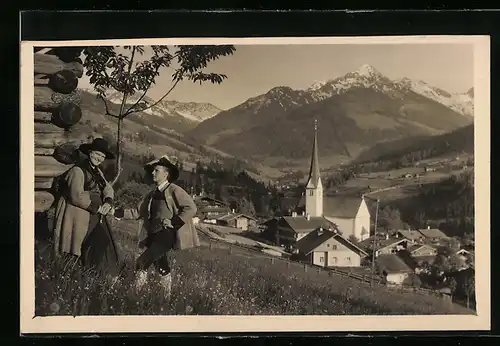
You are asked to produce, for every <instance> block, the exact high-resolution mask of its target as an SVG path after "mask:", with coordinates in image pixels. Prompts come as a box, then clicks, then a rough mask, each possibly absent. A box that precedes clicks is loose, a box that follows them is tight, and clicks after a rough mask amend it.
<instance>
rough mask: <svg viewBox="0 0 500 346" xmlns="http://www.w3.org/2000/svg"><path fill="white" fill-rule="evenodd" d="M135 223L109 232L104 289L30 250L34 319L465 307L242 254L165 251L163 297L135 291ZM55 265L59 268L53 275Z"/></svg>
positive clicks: (151, 286)
mask: <svg viewBox="0 0 500 346" xmlns="http://www.w3.org/2000/svg"><path fill="white" fill-rule="evenodd" d="M136 227H137V225H136V224H135V223H131V222H125V221H122V222H120V223H119V224H115V234H116V237H117V242H118V243H119V245H120V249H121V252H122V253H124V270H123V273H122V278H121V280H120V281H119V282H118V283H116V284H114V285H111V283H108V282H107V281H106V280H104V279H97V278H95V277H94V276H93V275H91V273H90V272H89V273H82V272H81V271H80V270H79V269H78V267H75V268H73V269H68V268H66V269H65V270H64V269H61V268H63V265H64V264H63V263H55V264H54V263H52V262H51V261H50V260H49V256H48V254H49V251H50V247H48V248H47V247H45V248H44V249H42V248H41V246H40V245H39V246H38V247H37V252H36V277H35V283H36V287H35V291H36V301H35V304H36V315H38V316H40V315H43V316H45V315H96V314H99V315H120V314H121V315H141V314H147V315H154V314H170V315H172V314H182V315H185V314H188V315H189V314H198V315H262V314H264V315H278V314H279V315H300V314H323V315H366V314H379V315H389V314H464V313H472V312H471V311H470V310H467V309H465V308H462V307H460V306H457V305H452V304H450V303H446V302H444V301H442V300H441V299H439V298H436V297H431V296H425V295H419V294H417V293H414V294H412V293H401V292H395V291H389V290H388V289H386V288H385V287H382V286H377V287H373V288H371V287H370V286H369V285H366V284H362V283H359V282H357V281H354V280H352V279H348V278H341V277H336V276H329V275H328V274H327V273H326V272H320V273H318V272H316V271H312V270H310V271H308V272H304V269H303V267H302V266H300V265H299V264H292V265H291V266H290V267H289V268H288V267H287V266H286V264H285V262H282V261H275V263H274V264H273V265H271V261H270V259H269V257H265V256H259V255H254V254H253V253H251V252H247V251H245V250H243V249H239V250H236V251H232V252H229V251H228V249H227V248H219V247H214V248H212V249H210V248H208V247H207V246H206V245H205V246H202V247H200V248H196V249H190V250H185V251H182V252H176V253H173V254H172V260H173V261H175V272H174V277H173V287H172V289H173V292H172V297H171V299H170V300H168V301H167V300H165V299H164V298H163V296H162V295H161V293H160V291H159V286H158V284H157V282H156V281H154V280H153V281H152V282H150V283H148V285H147V286H146V287H145V290H144V291H142V292H139V293H136V292H135V291H134V289H133V287H132V285H133V272H132V269H131V268H132V265H133V262H132V260H133V258H134V247H135V245H134V244H135V236H134V234H135V232H136ZM58 268H59V270H58Z"/></svg>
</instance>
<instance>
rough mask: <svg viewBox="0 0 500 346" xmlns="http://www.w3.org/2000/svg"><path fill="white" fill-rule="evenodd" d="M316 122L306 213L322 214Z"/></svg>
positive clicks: (315, 122)
mask: <svg viewBox="0 0 500 346" xmlns="http://www.w3.org/2000/svg"><path fill="white" fill-rule="evenodd" d="M317 132H318V122H317V120H316V119H315V120H314V140H313V148H312V156H311V168H310V169H309V179H308V181H307V185H306V215H309V216H313V217H316V216H323V184H322V182H321V176H320V173H319V160H318V140H317Z"/></svg>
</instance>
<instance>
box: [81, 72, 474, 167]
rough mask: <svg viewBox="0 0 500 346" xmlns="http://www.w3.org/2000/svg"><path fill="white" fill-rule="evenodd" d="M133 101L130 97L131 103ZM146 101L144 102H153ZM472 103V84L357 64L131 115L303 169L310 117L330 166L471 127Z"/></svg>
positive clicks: (178, 136)
mask: <svg viewBox="0 0 500 346" xmlns="http://www.w3.org/2000/svg"><path fill="white" fill-rule="evenodd" d="M82 95H83V100H84V103H85V108H87V109H89V108H90V109H92V110H93V112H94V113H103V112H104V105H103V103H102V101H101V100H98V99H97V98H96V97H95V92H94V91H93V90H90V89H84V90H82ZM137 98H138V95H134V96H132V97H131V98H129V100H128V103H129V104H132V103H134V102H135V101H137ZM107 99H108V101H109V102H110V106H111V109H112V110H114V111H115V112H116V111H118V109H119V104H120V103H121V97H120V95H119V94H116V93H109V94H108V96H107ZM143 100H144V101H145V102H146V103H147V104H149V105H151V104H154V103H155V102H156V101H155V100H153V99H151V98H149V97H145V98H144V99H143ZM473 102H474V90H473V89H472V88H471V89H470V90H468V91H467V92H465V93H461V94H452V93H449V92H446V91H444V90H442V89H440V88H436V87H433V86H431V85H429V84H428V83H426V82H424V81H419V80H412V79H409V78H402V79H398V80H391V79H389V78H388V77H386V76H384V75H383V74H381V73H380V72H379V71H377V70H376V69H375V68H374V67H372V66H370V65H362V66H360V67H359V68H358V69H357V70H355V71H352V72H349V73H347V74H345V75H344V76H341V77H338V78H335V79H330V80H327V81H320V82H316V83H314V84H313V85H311V86H310V87H308V88H305V89H302V90H295V89H292V88H290V87H287V86H277V87H274V88H272V89H270V90H269V91H268V92H266V93H264V94H262V95H258V96H255V97H252V98H249V99H248V100H246V101H245V102H243V103H241V104H240V105H238V106H236V107H233V108H231V109H228V110H221V109H219V108H218V107H216V106H214V105H213V104H210V103H196V102H177V101H167V100H162V101H160V102H158V103H157V104H156V105H155V106H153V107H151V109H148V110H146V111H144V112H139V113H134V114H131V115H130V116H129V117H128V119H129V120H132V121H133V122H135V123H138V124H142V126H144V127H145V128H146V129H147V130H148V131H155V132H160V133H161V134H162V136H164V135H166V134H169V133H171V134H172V135H174V137H175V138H173V139H175V140H176V141H180V142H182V143H186V145H188V146H189V147H191V148H193V146H194V147H198V146H199V145H203V146H205V147H210V148H213V149H214V150H219V151H220V152H221V154H224V155H225V154H229V155H230V156H234V157H237V158H241V159H243V160H249V161H253V162H258V163H259V165H263V166H268V167H269V166H271V167H274V168H281V167H287V168H292V167H293V166H295V167H297V166H301V167H302V166H304V168H306V165H307V164H308V161H309V158H310V150H311V146H312V139H313V124H314V120H315V119H316V120H317V121H318V148H319V154H320V156H321V162H322V164H323V165H332V166H333V165H337V164H338V163H340V162H346V161H351V160H353V159H355V158H356V157H357V156H358V155H360V154H361V155H363V156H364V155H366V152H367V150H369V149H370V148H374V150H375V152H377V153H378V152H380V153H381V154H383V153H382V151H383V150H382V151H380V150H378V148H386V147H387V145H389V147H390V143H391V142H392V141H398V140H401V139H405V140H408V139H412V138H415V139H420V138H426V137H428V136H435V135H439V134H444V133H448V132H450V131H453V130H456V129H458V128H461V127H464V126H467V125H469V124H472V123H473V109H474V107H473V106H474V104H473ZM160 142H161V141H160ZM384 143H386V144H387V145H384ZM394 143H397V142H394ZM190 150H191V151H192V150H193V149H190ZM371 155H373V152H372V154H371Z"/></svg>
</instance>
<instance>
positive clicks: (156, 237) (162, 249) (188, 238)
mask: <svg viewBox="0 0 500 346" xmlns="http://www.w3.org/2000/svg"><path fill="white" fill-rule="evenodd" d="M145 170H146V171H147V172H148V173H150V174H151V176H152V178H153V181H154V183H155V185H156V187H155V189H154V190H153V191H151V192H150V193H148V194H147V195H146V196H145V198H144V200H143V202H142V204H141V206H140V207H139V210H138V213H139V219H142V220H143V225H142V228H141V232H140V235H139V247H140V248H144V247H145V248H146V250H145V251H144V252H143V253H142V254H141V255H140V256H139V258H138V259H137V262H136V269H137V278H136V288H137V289H140V288H141V287H142V286H143V285H144V284H145V283H146V281H147V270H148V269H149V268H150V267H151V266H154V267H155V269H156V270H157V272H158V274H159V275H160V282H161V284H162V285H163V287H164V288H165V293H166V295H167V296H168V295H169V294H170V290H171V284H172V275H171V269H172V268H171V263H170V261H169V254H170V250H184V249H188V248H192V247H196V246H199V245H200V240H199V238H198V233H197V231H196V229H195V227H194V223H193V217H194V216H195V214H196V210H197V208H196V204H195V203H194V201H193V199H192V198H191V196H190V195H189V194H188V193H187V192H186V191H185V190H184V189H183V188H181V187H180V186H178V185H176V184H174V183H173V181H175V180H176V179H177V178H178V177H179V169H178V168H177V166H176V165H174V164H173V163H172V162H171V161H170V160H169V159H168V157H166V156H163V157H161V158H160V159H158V160H153V161H151V162H149V163H147V164H146V165H145Z"/></svg>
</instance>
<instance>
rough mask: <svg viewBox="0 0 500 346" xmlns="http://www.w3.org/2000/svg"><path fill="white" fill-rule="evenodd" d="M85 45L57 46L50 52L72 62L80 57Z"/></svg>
mask: <svg viewBox="0 0 500 346" xmlns="http://www.w3.org/2000/svg"><path fill="white" fill-rule="evenodd" d="M83 49H84V47H56V48H53V49H52V50H51V52H50V53H49V54H53V55H56V56H57V57H58V58H59V59H61V60H62V61H64V62H72V61H76V60H78V59H80V55H81V54H82V51H83Z"/></svg>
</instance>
